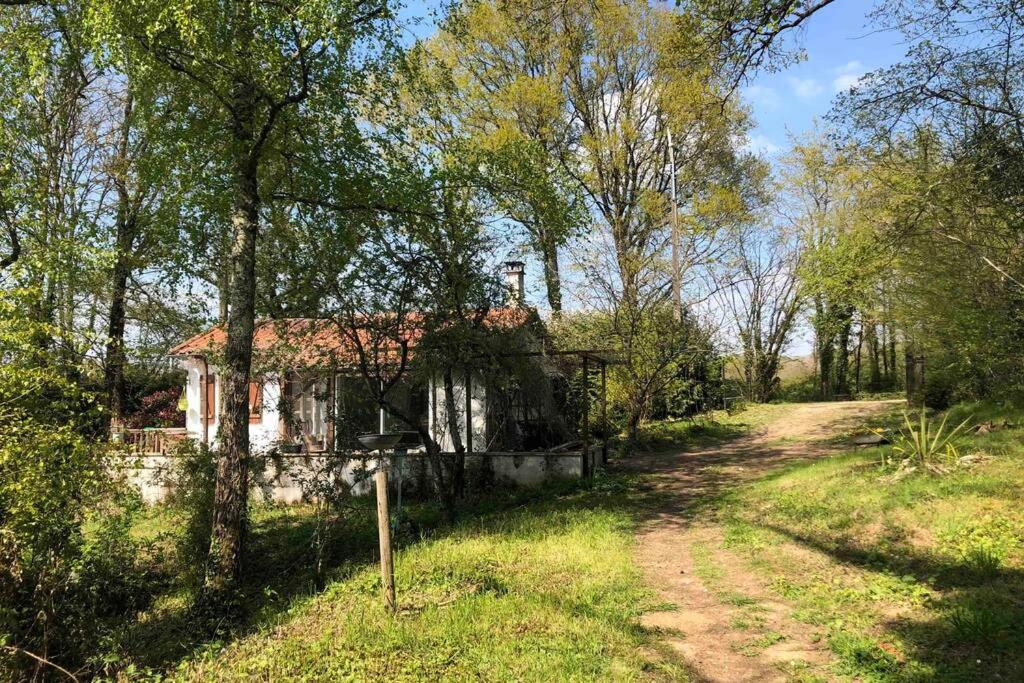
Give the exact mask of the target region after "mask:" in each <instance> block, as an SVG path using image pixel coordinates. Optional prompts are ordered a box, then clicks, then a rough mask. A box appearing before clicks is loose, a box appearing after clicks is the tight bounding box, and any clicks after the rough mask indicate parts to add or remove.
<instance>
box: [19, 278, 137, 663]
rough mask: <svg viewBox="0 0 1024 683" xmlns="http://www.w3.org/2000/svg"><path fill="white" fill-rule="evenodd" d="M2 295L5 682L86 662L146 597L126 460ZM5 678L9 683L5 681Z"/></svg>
mask: <svg viewBox="0 0 1024 683" xmlns="http://www.w3.org/2000/svg"><path fill="white" fill-rule="evenodd" d="M21 310H24V308H23V305H22V304H21V302H20V301H19V300H18V294H17V293H10V292H7V293H3V294H0V358H3V360H4V362H3V363H2V364H0V645H3V646H4V649H3V650H2V651H0V652H2V653H3V654H2V655H0V678H5V679H10V680H19V679H23V678H26V677H32V678H38V677H40V676H41V675H42V674H41V672H42V670H43V668H45V666H46V665H44V664H42V663H41V662H40V661H39V660H37V659H33V658H32V657H31V656H29V655H27V654H25V653H32V654H33V655H36V656H37V657H41V658H43V659H46V660H50V661H52V662H54V663H57V664H58V665H60V666H63V667H64V668H67V669H78V668H80V667H83V666H85V665H87V662H86V661H85V660H86V658H87V657H88V654H89V652H90V651H92V649H93V648H95V645H96V643H97V642H100V641H102V640H104V638H105V637H106V636H107V635H108V634H109V633H110V632H111V631H112V629H114V628H116V625H117V622H118V621H120V618H121V617H122V616H123V613H124V611H126V610H131V609H134V608H136V607H137V606H138V604H139V602H140V601H144V599H145V595H146V594H147V592H146V591H144V590H138V587H139V582H140V581H143V580H144V577H143V575H142V574H141V573H140V572H139V570H138V569H137V565H136V556H137V549H136V547H135V545H134V543H133V542H132V540H131V537H130V535H129V534H128V528H129V526H130V523H131V519H132V517H133V515H134V513H135V511H136V510H137V509H138V497H137V495H134V497H133V493H132V492H131V491H130V490H129V488H128V486H127V484H126V483H125V482H124V481H123V479H120V478H117V477H114V476H112V475H111V472H112V471H113V470H115V469H116V468H115V467H114V464H115V463H116V462H118V460H119V458H115V459H112V458H110V457H108V456H111V455H114V453H112V452H111V446H110V445H109V444H107V443H105V442H102V441H96V440H94V438H93V437H92V436H91V432H90V430H91V429H92V427H93V425H94V424H95V423H96V421H97V420H96V418H97V415H98V414H99V408H98V402H97V401H96V399H95V397H94V396H92V395H90V394H89V393H88V392H85V391H83V390H82V389H81V388H80V387H79V386H78V385H77V384H76V383H75V382H73V381H71V380H70V379H69V377H74V376H76V374H75V373H73V372H67V371H65V370H67V369H66V368H63V367H62V366H61V364H60V361H59V359H57V358H55V357H53V356H52V355H50V354H49V352H48V351H47V348H48V345H46V344H45V343H40V340H45V339H47V338H49V336H50V334H51V332H52V331H51V330H49V329H48V328H47V327H46V326H44V325H41V324H39V323H38V322H35V321H33V320H31V319H25V318H24V317H23V316H22V315H21V314H20V311H21ZM4 674H6V675H4Z"/></svg>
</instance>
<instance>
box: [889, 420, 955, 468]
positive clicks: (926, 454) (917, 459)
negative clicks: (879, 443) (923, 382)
mask: <svg viewBox="0 0 1024 683" xmlns="http://www.w3.org/2000/svg"><path fill="white" fill-rule="evenodd" d="M948 420H949V415H946V416H945V417H943V418H942V422H941V423H939V426H938V428H936V427H935V426H934V422H930V421H929V420H928V418H927V417H926V416H925V413H924V411H921V416H920V421H919V422H918V424H917V425H915V424H914V423H912V422H911V421H910V416H909V415H908V414H907V413H903V424H904V427H905V428H904V429H903V430H901V431H900V434H899V437H898V438H897V439H896V442H895V444H894V445H893V447H892V450H893V455H894V456H896V457H897V458H899V459H900V460H902V462H903V463H904V464H905V465H909V466H921V467H927V468H929V469H931V470H933V471H936V470H938V469H939V468H940V464H939V463H940V461H943V460H944V461H945V462H946V463H947V464H952V463H955V462H956V459H957V458H958V457H959V453H958V452H957V449H956V440H957V437H959V436H961V435H962V433H963V431H964V429H965V428H966V427H967V423H968V422H969V421H970V418H967V419H966V420H964V421H963V422H961V423H960V424H958V425H957V426H956V427H954V428H953V429H952V430H950V431H948V432H947V431H946V422H947V421H948Z"/></svg>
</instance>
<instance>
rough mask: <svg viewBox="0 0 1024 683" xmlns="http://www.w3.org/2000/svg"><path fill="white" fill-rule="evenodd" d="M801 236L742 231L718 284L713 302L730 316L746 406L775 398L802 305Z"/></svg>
mask: <svg viewBox="0 0 1024 683" xmlns="http://www.w3.org/2000/svg"><path fill="white" fill-rule="evenodd" d="M801 237H802V236H801V235H800V234H799V233H794V232H793V231H792V230H789V229H787V228H785V227H779V226H774V225H773V226H770V227H769V228H768V229H765V228H764V227H762V226H758V225H757V224H754V225H750V226H743V227H741V228H740V229H738V230H736V231H735V232H734V234H733V236H732V238H731V240H730V241H731V243H732V249H731V251H730V254H729V256H728V257H727V258H726V259H725V260H724V264H723V266H722V267H721V268H719V269H717V272H714V275H715V277H716V278H717V288H716V290H717V292H716V297H715V299H716V301H718V302H720V303H721V304H722V307H723V308H724V309H725V310H727V311H729V313H730V314H731V316H732V318H733V322H734V324H735V326H736V330H737V332H738V337H739V343H740V354H741V363H742V369H743V382H744V384H745V385H746V395H747V398H748V400H751V401H756V402H767V401H770V400H772V399H773V398H775V397H776V395H777V394H778V391H779V388H780V385H779V370H780V369H781V364H782V359H783V353H784V352H785V351H786V348H787V347H788V345H789V343H790V341H791V338H792V333H793V328H794V323H795V322H796V320H797V315H798V313H799V312H800V309H801V306H802V304H803V299H802V294H803V292H802V291H801V283H800V278H799V274H800V267H801V263H800V259H801V256H802V251H801V250H802V244H801Z"/></svg>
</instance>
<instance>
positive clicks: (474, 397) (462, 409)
mask: <svg viewBox="0 0 1024 683" xmlns="http://www.w3.org/2000/svg"><path fill="white" fill-rule="evenodd" d="M457 374H460V375H461V374H462V373H457ZM470 384H471V385H472V386H471V392H470V393H471V399H470V400H471V405H470V410H471V411H472V414H473V443H472V446H473V448H472V450H474V451H477V452H479V451H484V450H486V449H487V392H486V389H485V387H484V383H483V381H482V380H481V379H480V378H477V377H473V378H471V380H470ZM453 393H454V394H455V416H456V420H457V421H458V424H459V437H460V439H461V440H462V443H463V444H466V443H467V441H466V382H465V379H464V376H463V377H454V378H453ZM428 403H429V406H428V410H429V412H430V420H429V423H430V433H431V434H432V435H433V437H434V439H435V440H436V441H437V442H438V443H439V444H440V446H441V450H444V451H449V452H450V451H454V450H455V444H454V441H453V439H452V435H451V433H450V431H449V429H448V410H447V403H446V401H445V392H444V380H443V379H442V378H441V377H440V376H438V377H435V378H434V379H433V381H432V382H431V386H430V401H429V402H428Z"/></svg>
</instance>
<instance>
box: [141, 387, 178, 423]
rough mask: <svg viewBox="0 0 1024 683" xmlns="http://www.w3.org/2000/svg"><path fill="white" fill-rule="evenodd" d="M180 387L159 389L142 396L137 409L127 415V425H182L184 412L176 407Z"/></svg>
mask: <svg viewBox="0 0 1024 683" xmlns="http://www.w3.org/2000/svg"><path fill="white" fill-rule="evenodd" d="M180 398H181V389H180V388H179V387H171V388H169V389H161V390H160V391H154V392H153V393H151V394H149V395H147V396H145V397H143V399H142V401H141V402H140V405H139V409H138V410H137V411H135V412H134V413H132V414H131V415H129V416H128V426H129V427H131V428H132V429H139V428H141V427H184V426H185V413H184V412H182V411H181V410H179V409H178V400H179V399H180Z"/></svg>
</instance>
